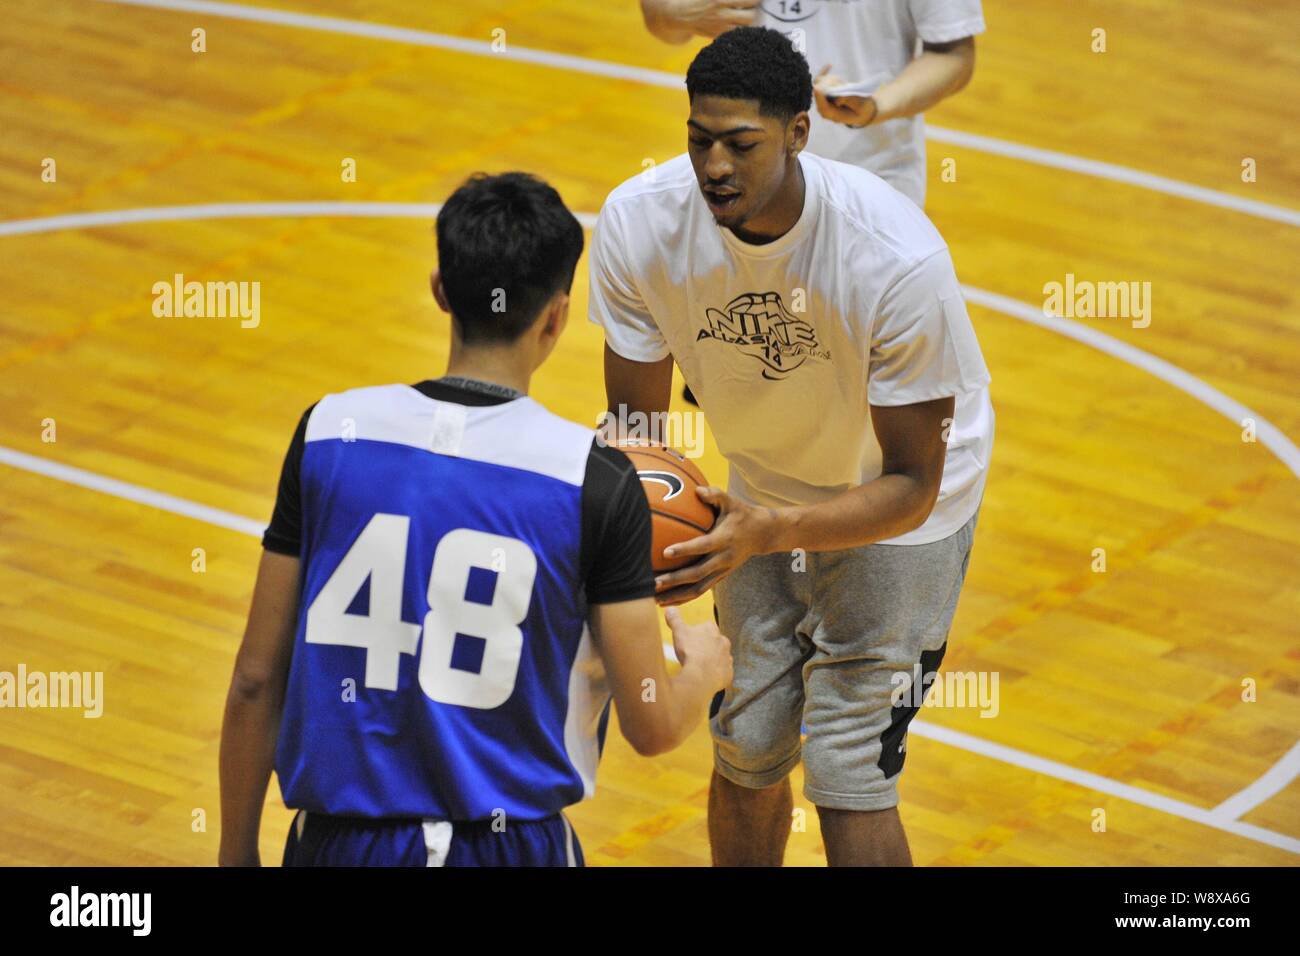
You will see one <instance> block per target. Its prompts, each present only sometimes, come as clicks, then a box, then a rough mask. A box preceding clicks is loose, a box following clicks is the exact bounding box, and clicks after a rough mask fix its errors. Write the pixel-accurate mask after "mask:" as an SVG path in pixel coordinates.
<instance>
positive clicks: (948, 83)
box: [872, 40, 975, 123]
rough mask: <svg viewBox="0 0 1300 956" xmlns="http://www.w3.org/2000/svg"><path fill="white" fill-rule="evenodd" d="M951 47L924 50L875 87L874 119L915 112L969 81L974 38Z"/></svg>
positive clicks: (971, 69) (926, 107) (927, 107)
mask: <svg viewBox="0 0 1300 956" xmlns="http://www.w3.org/2000/svg"><path fill="white" fill-rule="evenodd" d="M963 44H969V46H966V45H958V46H955V47H954V48H953V49H951V50H948V51H945V52H940V51H938V50H926V51H924V52H923V53H922V54H921V55H920V56H918V57H917V58H916V59H915V60H913V61H912V62H911V63H909V64H907V66H906V67H904V68H903V71H902V72H901V73H899V74H898V76H896V77H894V78H893V79H892V80H890V81H888V82H887V83H885V84H883V85H882V86H881V87H880V88H879V89H878V90H876V92H875V94H874V96H873V98H874V99H875V101H876V116H875V119H874V120H873V121H872V122H873V123H881V122H884V121H885V120H890V119H897V118H898V117H902V116H915V115H916V114H917V113H923V112H925V111H926V110H928V109H929V108H930V107H931V106H934V105H935V104H936V103H938V102H939V101H940V100H942V99H944V98H945V97H948V96H951V95H952V94H953V93H956V92H957V91H958V90H960V89H961V88H962V87H963V86H965V85H966V84H967V83H969V82H970V78H971V75H972V74H973V73H974V70H975V45H974V41H973V40H968V41H963Z"/></svg>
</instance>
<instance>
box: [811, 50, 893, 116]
mask: <svg viewBox="0 0 1300 956" xmlns="http://www.w3.org/2000/svg"><path fill="white" fill-rule="evenodd" d="M830 69H831V65H830V64H829V63H827V64H826V65H825V66H824V67H822V70H821V72H820V73H818V74H817V76H816V77H814V78H813V98H814V99H815V100H816V102H817V112H818V113H819V114H820V115H821V117H822V118H823V119H828V120H830V121H831V122H832V123H843V124H844V125H845V126H852V127H855V128H857V127H863V126H866V125H868V124H869V123H871V121H872V120H874V119H875V118H876V112H877V104H876V99H875V97H874V96H831V95H830V94H828V93H827V92H826V91H827V90H833V89H835V88H836V87H838V86H844V85H846V81H845V80H843V79H841V78H840V77H838V76H836V75H835V74H834V73H831V72H830Z"/></svg>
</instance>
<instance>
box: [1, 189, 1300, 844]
mask: <svg viewBox="0 0 1300 956" xmlns="http://www.w3.org/2000/svg"><path fill="white" fill-rule="evenodd" d="M441 208H442V207H441V204H440V203H396V202H268V203H209V204H205V205H195V206H157V207H152V208H142V209H121V210H110V211H106V212H97V213H74V214H69V215H61V216H48V217H45V218H40V219H21V220H14V221H11V222H7V223H0V237H3V236H15V235H34V234H40V233H48V232H58V231H63V230H67V229H81V228H93V227H104V226H116V225H126V224H132V223H145V222H180V221H194V220H201V219H215V218H241V217H242V218H271V217H288V216H317V217H327V216H335V217H371V216H380V217H390V218H423V219H428V218H434V217H436V216H437V213H438V210H439V209H441ZM575 215H576V216H577V218H578V219H579V220H581V221H582V222H584V224H586V225H587V226H588V227H590V226H591V224H592V223H594V221H595V216H594V215H593V214H591V213H577V214H575ZM962 291H963V293H964V294H965V296H966V298H967V300H968V301H970V302H973V303H975V304H976V305H980V306H983V307H984V308H987V309H991V310H992V311H995V312H999V313H1002V314H1004V315H1007V316H1009V317H1011V318H1016V319H1021V320H1023V321H1026V322H1030V323H1031V324H1034V325H1037V326H1040V327H1042V328H1045V329H1048V330H1050V331H1054V332H1058V333H1060V334H1062V335H1064V336H1066V337H1068V338H1071V339H1074V340H1075V341H1078V342H1080V343H1082V344H1085V345H1088V346H1091V347H1092V348H1095V349H1098V350H1100V351H1102V352H1105V353H1107V354H1109V355H1112V356H1114V357H1116V358H1119V359H1121V360H1122V361H1125V362H1128V363H1129V364H1132V365H1135V366H1136V367H1138V368H1141V369H1144V370H1146V371H1148V372H1150V373H1151V374H1152V375H1155V376H1156V377H1157V378H1159V379H1161V380H1162V381H1165V382H1168V383H1169V384H1171V385H1173V386H1175V387H1176V388H1178V389H1180V390H1182V391H1184V392H1186V393H1187V394H1189V395H1191V396H1192V397H1194V398H1196V399H1198V400H1199V401H1201V402H1203V403H1204V404H1206V405H1207V406H1209V407H1210V408H1212V409H1214V410H1215V411H1218V412H1220V413H1221V414H1223V415H1226V416H1227V417H1229V418H1231V419H1233V420H1234V421H1237V422H1240V420H1241V418H1247V417H1249V418H1254V419H1255V420H1256V421H1257V423H1258V425H1257V435H1259V436H1260V438H1261V440H1262V441H1263V442H1264V444H1265V445H1266V446H1267V447H1268V448H1269V450H1270V451H1272V452H1273V453H1274V454H1275V455H1277V457H1278V458H1279V459H1280V460H1281V461H1282V462H1283V464H1285V465H1286V466H1287V467H1288V468H1289V469H1290V470H1291V472H1292V473H1293V474H1295V475H1296V476H1297V477H1300V448H1297V447H1296V445H1295V444H1294V443H1293V442H1292V441H1291V440H1290V439H1289V438H1287V437H1286V435H1284V434H1283V433H1282V432H1281V430H1279V429H1278V428H1276V427H1275V426H1274V425H1272V423H1270V422H1268V421H1267V420H1265V419H1263V418H1261V417H1259V416H1258V415H1255V413H1254V412H1252V411H1251V410H1250V409H1249V408H1248V407H1246V406H1245V405H1242V404H1241V403H1240V402H1237V401H1236V400H1234V399H1231V398H1229V397H1228V396H1226V395H1224V394H1223V393H1222V392H1220V391H1218V390H1217V389H1215V388H1214V387H1213V386H1211V385H1208V384H1207V383H1205V382H1203V381H1201V380H1200V379H1198V378H1196V377H1195V376H1194V375H1192V374H1191V373H1189V372H1186V371H1184V370H1183V369H1180V368H1178V367H1177V366H1176V365H1173V364H1171V363H1169V362H1166V361H1165V360H1164V359H1162V358H1158V357H1157V356H1155V355H1152V354H1150V353H1149V352H1144V351H1143V350H1141V349H1139V348H1136V347H1135V346H1131V345H1129V344H1127V343H1125V342H1121V341H1119V340H1118V339H1115V338H1112V337H1111V336H1109V335H1106V334H1105V333H1104V332H1099V331H1097V330H1096V329H1092V328H1090V327H1088V326H1085V325H1081V324H1079V323H1076V322H1071V321H1067V320H1065V319H1062V318H1057V317H1054V316H1047V315H1044V314H1043V312H1042V310H1041V309H1036V308H1034V307H1033V306H1031V305H1028V304H1027V303H1024V302H1020V301H1019V300H1017V299H1011V298H1008V297H1007V296H1004V295H999V294H998V293H995V292H989V291H987V290H984V289H978V288H975V287H973V286H965V285H964V286H962ZM0 464H6V465H9V466H11V467H13V468H18V469H21V470H24V471H29V472H32V473H35V474H40V475H44V476H47V477H51V478H56V479H58V480H60V481H65V482H68V483H70V484H74V485H78V486H81V487H84V488H90V489H92V490H95V491H100V492H103V493H105V494H110V495H114V496H116V497H119V498H123V499H126V500H129V501H134V502H137V503H140V504H144V505H148V506H151V507H154V508H158V509H160V510H163V511H168V512H171V513H173V514H178V515H183V516H185V517H190V518H195V519H197V520H200V521H205V522H207V523H209V524H213V525H216V526H218V527H223V528H229V529H231V530H234V531H239V532H242V533H244V534H249V535H252V536H254V537H259V538H260V537H261V534H262V530H263V527H264V525H263V524H262V523H261V522H257V521H254V520H253V519H251V518H247V517H244V516H243V515H238V514H234V513H233V512H229V511H223V510H221V509H219V508H212V507H209V506H208V505H202V504H199V503H197V502H192V501H188V500H186V499H184V498H178V497H175V496H174V495H169V494H166V493H165V492H160V491H156V490H154V489H150V488H145V487H142V486H139V485H133V484H131V483H129V482H125V481H120V480H118V479H115V478H108V477H105V476H103V475H99V474H96V473H95V472H91V471H87V470H85V469H81V468H76V467H74V466H71V465H64V464H59V463H57V462H51V461H48V460H46V459H43V458H39V457H37V456H34V455H29V454H26V453H24V452H20V451H17V450H16V449H11V448H5V447H3V446H0ZM913 729H914V730H915V732H916V733H917V734H918V736H921V737H928V738H930V739H933V740H937V741H940V742H942V743H946V744H948V745H949V746H953V747H958V748H960V749H964V750H967V751H970V752H972V753H977V754H982V755H984V756H986V757H990V758H992V759H994V760H1000V761H1002V762H1004V763H1009V764H1013V765H1015V766H1018V767H1023V768H1025V769H1027V770H1031V771H1033V772H1035V773H1039V774H1043V775H1045V776H1050V777H1054V778H1056V779H1059V780H1064V781H1067V782H1070V783H1075V784H1078V785H1079V786H1083V787H1088V788H1090V789H1093V790H1097V791H1099V792H1102V793H1107V794H1111V795H1112V796H1116V797H1120V798H1121V799H1124V800H1128V801H1129V802H1132V803H1138V804H1141V805H1143V806H1148V807H1151V808H1153V809H1156V810H1160V811H1162V812H1165V813H1169V814H1172V815H1174V816H1178V817H1182V818H1184V819H1187V820H1192V821H1195V822H1197V823H1202V824H1204V825H1206V826H1210V827H1214V828H1216V829H1219V830H1224V831H1226V832H1229V833H1234V834H1237V835H1239V836H1243V837H1246V838H1247V839H1251V840H1255V841H1256V842H1259V843H1265V844H1267V845H1269V846H1273V847H1277V848H1278V849H1282V850H1286V851H1288V852H1290V853H1295V854H1298V855H1300V840H1298V839H1295V838H1293V837H1289V836H1286V835H1284V834H1279V833H1275V832H1273V831H1271V830H1266V829H1263V828H1261V827H1256V826H1254V825H1252V824H1247V823H1242V822H1240V821H1239V820H1238V819H1236V818H1237V817H1240V816H1241V815H1242V814H1245V813H1247V812H1249V811H1250V810H1251V809H1253V808H1254V807H1256V806H1258V805H1259V804H1260V803H1263V802H1264V801H1265V800H1267V799H1269V798H1270V797H1272V796H1273V795H1275V794H1276V793H1278V792H1279V791H1281V790H1282V789H1283V788H1285V787H1286V786H1287V785H1288V784H1289V783H1290V781H1291V780H1292V779H1294V778H1295V777H1296V776H1297V775H1300V743H1297V744H1296V745H1295V746H1294V747H1292V748H1291V750H1290V751H1288V752H1287V753H1286V754H1285V755H1283V757H1282V758H1281V759H1280V760H1278V761H1277V762H1276V763H1275V764H1274V765H1273V766H1272V767H1271V768H1270V769H1269V770H1268V771H1267V772H1266V773H1265V774H1264V775H1263V776H1261V777H1260V778H1259V779H1258V780H1256V781H1255V782H1254V783H1252V784H1250V785H1249V786H1247V787H1246V788H1245V789H1243V790H1242V791H1240V792H1239V793H1237V794H1235V795H1233V796H1232V797H1229V798H1228V799H1227V800H1225V801H1223V802H1222V803H1220V804H1219V805H1218V806H1217V807H1215V808H1214V809H1212V810H1206V809H1204V808H1202V807H1197V806H1195V805H1193V804H1190V803H1186V802H1184V801H1180V800H1175V799H1172V798H1169V797H1165V796H1162V795H1160V794H1155V793H1151V792H1149V791H1146V790H1143V789H1141V788H1139V787H1134V786H1132V785H1130V784H1125V783H1120V782H1119V781H1115V780H1111V779H1109V778H1108V777H1102V776H1099V775H1097V774H1093V773H1090V772H1088V771H1084V770H1078V769H1076V768H1074V767H1070V766H1069V765H1067V764H1062V763H1058V762H1056V761H1054V760H1048V759H1047V758H1045V757H1039V756H1037V755H1035V754H1031V753H1026V752H1025V751H1021V750H1016V749H1015V748H1012V747H1006V746H1004V745H1002V744H997V743H993V742H991V741H987V740H983V739H982V738H979V737H974V736H971V735H969V734H963V733H961V732H960V731H955V730H950V729H948V728H945V727H941V726H938V725H934V724H930V723H927V722H924V721H916V722H914V724H913Z"/></svg>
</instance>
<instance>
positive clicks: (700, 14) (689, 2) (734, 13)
mask: <svg viewBox="0 0 1300 956" xmlns="http://www.w3.org/2000/svg"><path fill="white" fill-rule="evenodd" d="M759 2H760V0H674V2H673V3H672V4H671V5H670V7H669V9H668V11H667V12H666V13H665V14H664V19H665V20H666V21H667V22H668V23H670V24H671V25H672V26H674V27H679V28H681V29H684V30H690V31H691V32H692V33H695V34H696V35H697V36H702V37H709V38H713V37H716V36H719V35H721V34H723V33H726V32H727V31H728V30H730V29H731V28H732V27H750V26H753V25H754V24H755V23H756V22H757V21H758V14H759V9H758V5H759Z"/></svg>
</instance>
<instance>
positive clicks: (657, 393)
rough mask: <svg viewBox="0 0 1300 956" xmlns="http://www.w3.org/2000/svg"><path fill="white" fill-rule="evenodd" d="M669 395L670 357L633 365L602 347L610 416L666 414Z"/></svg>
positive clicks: (670, 390) (670, 386)
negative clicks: (641, 413) (603, 349)
mask: <svg viewBox="0 0 1300 956" xmlns="http://www.w3.org/2000/svg"><path fill="white" fill-rule="evenodd" d="M672 393H673V357H672V356H671V355H669V356H665V357H664V358H662V359H660V360H659V361H658V362H634V361H632V360H631V359H625V358H623V356H621V355H619V354H618V353H617V352H615V351H614V350H613V349H611V348H610V347H609V343H606V344H605V399H606V401H607V403H608V407H609V411H610V412H611V413H612V414H613V415H615V416H618V415H620V414H624V415H627V414H631V413H632V412H643V413H645V414H646V415H653V414H656V413H659V412H666V411H668V403H669V402H670V401H671V400H672Z"/></svg>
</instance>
